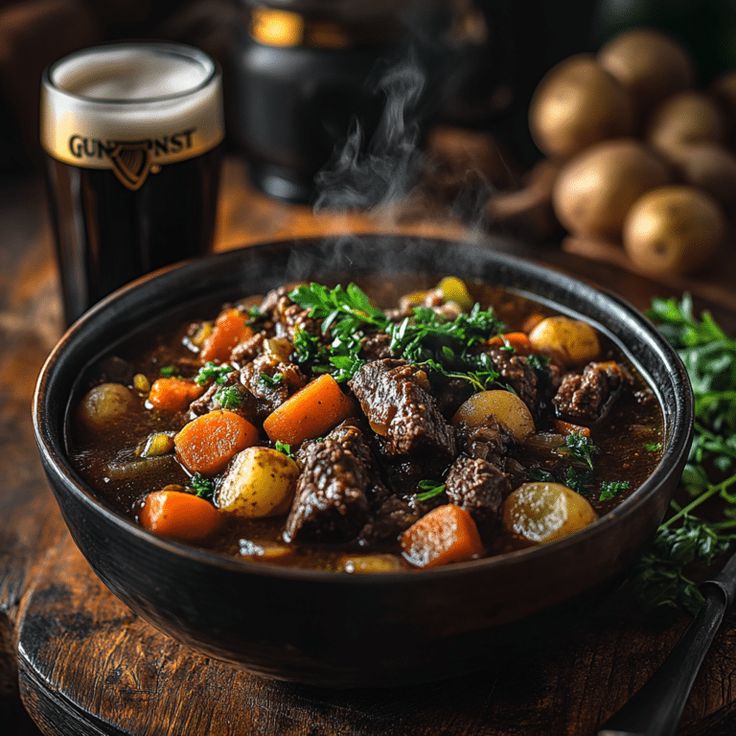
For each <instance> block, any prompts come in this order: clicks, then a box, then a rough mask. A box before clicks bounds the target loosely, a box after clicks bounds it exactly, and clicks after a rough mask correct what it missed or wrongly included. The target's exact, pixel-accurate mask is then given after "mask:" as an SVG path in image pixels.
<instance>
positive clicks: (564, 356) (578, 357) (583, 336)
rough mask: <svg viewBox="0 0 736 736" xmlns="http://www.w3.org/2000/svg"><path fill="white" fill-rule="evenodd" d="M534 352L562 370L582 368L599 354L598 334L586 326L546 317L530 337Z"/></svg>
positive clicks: (579, 321)
mask: <svg viewBox="0 0 736 736" xmlns="http://www.w3.org/2000/svg"><path fill="white" fill-rule="evenodd" d="M529 342H531V344H532V347H533V348H534V350H535V351H538V352H540V353H545V354H546V355H549V356H551V357H553V358H554V359H555V360H556V361H557V362H558V363H560V364H562V365H563V366H573V365H582V364H583V363H589V362H590V361H591V360H595V359H596V358H597V357H598V356H599V355H600V352H601V344H600V341H599V340H598V333H597V332H596V331H595V329H594V328H593V327H591V326H590V325H589V324H588V323H587V322H582V321H581V320H579V319H571V318H570V317H563V316H557V317H545V318H544V319H543V320H542V321H541V322H540V323H539V324H538V325H537V326H536V327H535V328H534V329H533V330H532V331H531V332H530V333H529Z"/></svg>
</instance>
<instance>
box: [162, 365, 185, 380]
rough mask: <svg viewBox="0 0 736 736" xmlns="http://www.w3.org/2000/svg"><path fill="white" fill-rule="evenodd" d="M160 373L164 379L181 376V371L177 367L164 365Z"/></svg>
mask: <svg viewBox="0 0 736 736" xmlns="http://www.w3.org/2000/svg"><path fill="white" fill-rule="evenodd" d="M159 373H160V374H161V375H162V376H163V377H164V378H171V377H172V376H179V375H181V371H180V370H179V369H178V368H177V367H176V366H175V365H162V366H161V368H160V370H159Z"/></svg>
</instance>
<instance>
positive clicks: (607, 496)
mask: <svg viewBox="0 0 736 736" xmlns="http://www.w3.org/2000/svg"><path fill="white" fill-rule="evenodd" d="M629 488H631V483H630V482H629V481H628V480H604V481H603V482H602V483H601V492H600V494H599V495H598V500H599V501H601V502H604V501H610V500H611V499H613V498H616V496H618V494H619V493H622V492H623V491H628V490H629Z"/></svg>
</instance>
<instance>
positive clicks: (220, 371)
mask: <svg viewBox="0 0 736 736" xmlns="http://www.w3.org/2000/svg"><path fill="white" fill-rule="evenodd" d="M234 370H235V368H233V367H232V366H231V365H228V364H227V363H222V364H221V365H218V364H217V363H213V362H212V361H211V360H209V361H207V362H206V363H205V364H204V365H203V366H202V367H201V368H200V369H199V371H198V372H197V375H196V376H195V377H194V380H195V382H196V383H197V384H199V385H200V386H204V385H206V384H208V383H209V382H210V381H214V382H215V383H217V384H219V385H220V386H222V385H223V384H225V383H226V382H227V377H228V375H229V374H230V373H232V372H233V371H234Z"/></svg>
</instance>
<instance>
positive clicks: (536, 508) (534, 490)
mask: <svg viewBox="0 0 736 736" xmlns="http://www.w3.org/2000/svg"><path fill="white" fill-rule="evenodd" d="M597 518H598V516H597V514H596V513H595V511H594V510H593V507H592V506H591V505H590V504H589V503H588V502H587V501H586V500H585V499H584V498H583V497H582V496H581V495H580V494H579V493H575V491H573V490H571V489H570V488H568V487H567V486H563V485H562V484H561V483H524V484H523V485H521V486H519V487H518V488H517V489H516V490H515V491H514V492H513V493H512V494H511V495H510V496H509V497H508V498H507V499H506V501H505V502H504V504H503V525H504V528H505V529H506V531H508V532H509V533H510V534H513V535H514V536H516V537H519V538H520V539H523V540H525V541H527V542H532V543H534V544H544V543H546V542H554V541H555V540H557V539H562V538H563V537H566V536H567V535H568V534H572V533H573V532H576V531H579V530H580V529H583V528H584V527H586V526H588V524H591V523H593V522H594V521H595V520H596V519H597Z"/></svg>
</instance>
